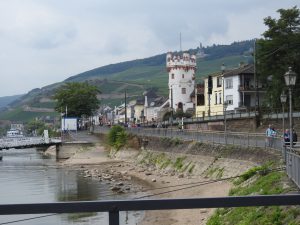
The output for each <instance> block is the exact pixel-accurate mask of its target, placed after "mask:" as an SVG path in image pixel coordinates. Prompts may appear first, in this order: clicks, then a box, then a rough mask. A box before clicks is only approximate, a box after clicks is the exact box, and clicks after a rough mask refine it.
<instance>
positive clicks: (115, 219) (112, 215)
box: [108, 209, 120, 225]
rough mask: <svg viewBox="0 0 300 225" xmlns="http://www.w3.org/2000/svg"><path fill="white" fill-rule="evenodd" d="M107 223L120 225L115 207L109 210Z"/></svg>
mask: <svg viewBox="0 0 300 225" xmlns="http://www.w3.org/2000/svg"><path fill="white" fill-rule="evenodd" d="M108 216H109V223H108V224H109V225H120V218H119V217H120V216H119V211H118V210H117V209H114V210H111V211H109V215H108Z"/></svg>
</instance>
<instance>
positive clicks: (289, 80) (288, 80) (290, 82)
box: [284, 67, 297, 151]
mask: <svg viewBox="0 0 300 225" xmlns="http://www.w3.org/2000/svg"><path fill="white" fill-rule="evenodd" d="M296 78H297V75H296V73H295V72H293V71H292V67H289V70H288V71H287V72H286V73H285V74H284V80H285V84H286V86H288V90H289V109H290V110H289V117H290V151H291V150H292V148H293V108H292V87H293V86H295V84H296Z"/></svg>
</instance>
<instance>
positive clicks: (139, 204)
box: [0, 194, 300, 225]
mask: <svg viewBox="0 0 300 225" xmlns="http://www.w3.org/2000/svg"><path fill="white" fill-rule="evenodd" d="M299 204H300V195H295V194H294V195H265V196H263V195H259V196H233V197H216V198H184V199H148V200H113V201H85V202H59V203H37V204H34V203H33V204H7V205H0V215H19V214H45V213H47V214H48V213H55V214H56V213H79V212H81V213H82V212H108V213H109V223H108V224H109V225H119V224H120V219H119V213H120V211H145V210H174V209H200V208H226V207H249V206H288V205H299Z"/></svg>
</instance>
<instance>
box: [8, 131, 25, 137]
mask: <svg viewBox="0 0 300 225" xmlns="http://www.w3.org/2000/svg"><path fill="white" fill-rule="evenodd" d="M6 137H8V138H20V137H24V135H23V132H22V131H20V130H12V129H10V130H9V131H7V132H6Z"/></svg>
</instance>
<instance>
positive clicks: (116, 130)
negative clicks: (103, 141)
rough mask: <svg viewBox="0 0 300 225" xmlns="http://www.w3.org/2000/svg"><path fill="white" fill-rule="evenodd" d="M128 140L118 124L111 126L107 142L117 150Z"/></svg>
mask: <svg viewBox="0 0 300 225" xmlns="http://www.w3.org/2000/svg"><path fill="white" fill-rule="evenodd" d="M127 140H128V135H127V133H126V131H125V129H124V127H121V126H119V125H116V126H113V127H112V128H111V129H110V131H109V133H108V144H109V145H110V146H113V147H115V148H116V149H117V150H119V149H120V148H121V147H123V146H125V145H126V143H127Z"/></svg>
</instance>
